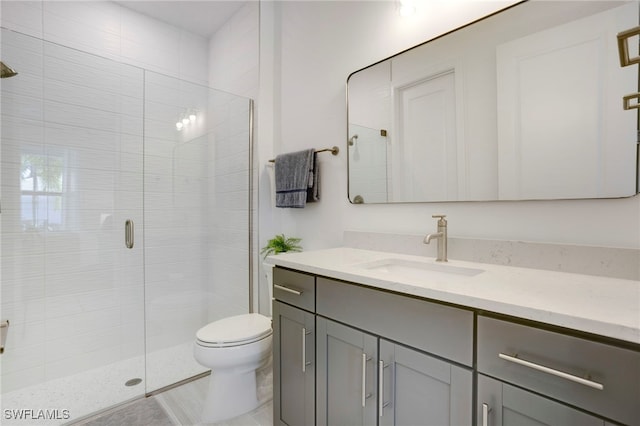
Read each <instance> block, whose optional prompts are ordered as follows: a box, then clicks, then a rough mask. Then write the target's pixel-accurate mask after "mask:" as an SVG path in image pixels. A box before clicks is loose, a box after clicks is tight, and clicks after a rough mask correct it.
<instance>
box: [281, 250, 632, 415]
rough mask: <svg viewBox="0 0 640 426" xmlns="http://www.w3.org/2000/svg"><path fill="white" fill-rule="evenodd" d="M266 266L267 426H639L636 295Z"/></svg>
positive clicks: (414, 259)
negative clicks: (270, 363) (270, 362)
mask: <svg viewBox="0 0 640 426" xmlns="http://www.w3.org/2000/svg"><path fill="white" fill-rule="evenodd" d="M274 262H275V264H276V268H275V269H274V281H273V282H274V299H275V300H274V302H273V303H274V309H273V328H274V424H275V425H303V424H318V425H347V424H348V425H358V424H360V425H377V424H379V425H393V424H414V425H418V424H419V425H478V426H481V425H482V426H484V425H513V424H518V425H519V424H538V423H536V422H540V423H542V424H557V425H580V426H582V425H590V424H593V425H615V424H626V425H640V282H638V281H632V280H620V279H610V278H603V277H593V276H587V275H579V274H568V273H559V272H550V271H542V270H534V269H526V268H515V267H506V266H498V265H489V264H478V263H471V262H462V261H450V262H447V263H437V262H434V261H433V259H428V258H423V257H418V256H410V255H398V254H390V253H382V252H375V251H368V250H359V249H350V248H339V249H328V250H318V251H315V252H304V253H295V254H285V255H279V256H277V258H274ZM523 421H525V423H522V422H523Z"/></svg>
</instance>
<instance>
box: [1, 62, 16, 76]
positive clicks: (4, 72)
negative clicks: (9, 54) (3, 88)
mask: <svg viewBox="0 0 640 426" xmlns="http://www.w3.org/2000/svg"><path fill="white" fill-rule="evenodd" d="M14 75H18V73H17V72H15V71H14V70H12V69H11V68H9V67H8V66H6V65H5V64H4V62H2V61H0V78H8V77H13V76H14Z"/></svg>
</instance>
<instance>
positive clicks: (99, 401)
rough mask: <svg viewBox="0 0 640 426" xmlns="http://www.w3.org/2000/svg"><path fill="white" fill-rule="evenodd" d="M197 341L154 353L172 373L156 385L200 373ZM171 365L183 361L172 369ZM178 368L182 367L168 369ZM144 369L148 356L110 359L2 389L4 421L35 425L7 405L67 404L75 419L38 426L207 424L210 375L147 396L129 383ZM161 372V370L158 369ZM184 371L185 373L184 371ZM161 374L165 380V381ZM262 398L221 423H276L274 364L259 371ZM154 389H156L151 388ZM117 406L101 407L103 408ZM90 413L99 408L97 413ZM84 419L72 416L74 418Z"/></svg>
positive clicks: (151, 359) (41, 421)
mask: <svg viewBox="0 0 640 426" xmlns="http://www.w3.org/2000/svg"><path fill="white" fill-rule="evenodd" d="M192 350H193V349H192V343H189V344H188V345H180V346H177V347H174V348H171V349H170V350H167V351H161V352H162V353H158V354H155V353H154V354H152V355H153V356H150V357H147V359H146V362H147V363H152V364H153V365H156V364H159V365H161V366H163V369H164V371H165V372H166V373H167V377H168V378H166V377H163V378H153V377H152V378H151V379H152V380H151V382H152V385H153V386H156V387H158V386H166V385H167V384H169V383H170V382H167V383H165V382H166V380H170V379H171V377H174V376H175V379H174V380H173V381H174V382H175V381H176V380H179V377H190V376H194V375H197V374H198V373H201V372H202V371H203V370H202V367H201V366H197V367H193V366H191V364H195V361H194V360H193V355H192ZM167 366H181V367H182V368H180V369H169V368H168V367H167ZM168 370H179V371H175V372H174V371H168ZM144 371H145V360H144V359H143V358H133V359H130V360H127V361H126V362H121V363H117V364H111V365H108V366H105V367H104V368H99V369H95V370H89V371H87V372H85V373H81V374H78V375H74V376H71V377H64V378H61V379H57V380H52V381H49V382H45V383H42V384H39V385H36V386H30V387H26V388H23V389H19V390H16V391H13V392H9V393H4V394H0V407H1V408H2V413H0V414H2V418H0V424H2V426H33V424H34V420H33V419H31V420H29V419H23V420H19V419H8V418H5V416H4V411H5V410H7V409H9V410H10V409H30V408H42V409H45V408H46V409H52V408H56V409H60V410H62V409H66V410H68V411H69V412H70V413H71V415H72V420H71V422H70V423H68V422H69V421H68V420H66V421H65V420H44V419H38V420H37V422H36V423H37V426H60V425H62V424H65V423H67V424H73V425H91V426H107V425H108V426H116V425H119V426H171V425H181V426H191V425H194V426H195V425H198V426H204V424H203V423H202V422H201V421H200V412H201V410H202V404H203V402H204V398H205V396H206V392H207V387H208V381H209V376H205V377H202V378H200V379H197V380H194V381H192V382H188V383H186V384H183V385H181V386H178V387H175V388H172V389H169V390H167V391H164V392H162V393H158V394H156V395H155V396H152V397H149V398H143V395H144V392H145V384H144V383H142V384H140V385H138V386H133V387H126V386H124V385H123V384H124V382H125V381H126V379H129V378H132V377H144V376H140V374H143V373H144ZM154 371H162V370H154ZM180 374H182V376H179V375H180ZM161 379H162V380H161ZM257 379H258V398H259V401H260V406H259V407H258V408H257V409H256V410H254V411H253V412H251V413H247V414H245V415H243V416H240V417H238V418H235V419H231V420H228V421H227V422H224V423H220V424H217V425H216V426H227V425H228V426H231V425H234V426H271V425H272V423H273V421H272V414H271V413H272V402H271V401H272V399H273V391H272V382H273V379H272V373H271V363H269V364H268V365H266V366H265V367H264V368H262V369H261V370H259V371H258V376H257ZM152 389H153V388H152ZM105 406H106V407H109V406H114V408H113V409H107V410H105V411H99V410H101V409H102V408H103V407H105ZM91 413H97V414H95V415H92V414H91ZM74 418H75V419H79V420H73V419H74Z"/></svg>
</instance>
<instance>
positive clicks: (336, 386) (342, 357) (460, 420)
mask: <svg viewBox="0 0 640 426" xmlns="http://www.w3.org/2000/svg"><path fill="white" fill-rule="evenodd" d="M316 313H317V315H318V316H317V320H316V321H317V334H318V336H317V350H318V352H317V361H318V365H317V388H316V395H317V404H316V407H317V419H318V425H368V426H375V425H421V426H430V425H433V426H445V425H471V424H472V419H473V417H472V407H473V400H472V397H473V373H472V369H471V365H472V354H473V313H472V312H469V311H466V310H463V309H458V308H455V307H451V306H444V305H440V304H435V303H431V302H428V301H426V300H421V299H414V298H411V297H407V296H402V295H398V294H395V293H388V292H384V291H380V290H375V289H371V288H367V287H363V286H358V285H355V284H350V283H344V282H341V281H337V280H331V279H327V278H321V277H318V278H317V283H316ZM443 324H446V327H443ZM445 328H446V330H445ZM432 354H433V355H435V356H433V355H432ZM449 360H450V361H449ZM458 363H460V364H463V365H458ZM465 365H468V367H467V366H465Z"/></svg>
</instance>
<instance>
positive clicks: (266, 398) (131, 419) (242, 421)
mask: <svg viewBox="0 0 640 426" xmlns="http://www.w3.org/2000/svg"><path fill="white" fill-rule="evenodd" d="M257 379H258V400H259V401H260V405H259V406H258V408H256V409H255V410H254V411H252V412H250V413H246V414H244V415H241V416H239V417H236V418H233V419H229V420H227V421H224V422H221V423H203V422H202V421H201V420H200V413H201V411H202V404H203V402H204V398H205V395H206V392H207V388H208V384H209V376H205V377H202V378H200V379H197V380H194V381H192V382H188V383H185V384H183V385H180V386H177V387H175V388H172V389H169V390H167V391H164V392H161V393H158V394H156V395H153V396H151V397H148V398H144V399H138V400H136V401H133V402H131V403H128V404H125V405H123V406H121V407H117V408H114V409H112V410H109V411H107V412H104V413H101V414H99V415H97V416H95V417H91V418H87V419H84V420H83V421H81V422H77V423H73V425H74V426H272V425H273V405H272V401H273V391H272V389H273V375H272V368H271V363H269V364H268V365H266V366H265V367H264V368H262V369H260V370H258V373H257Z"/></svg>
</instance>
